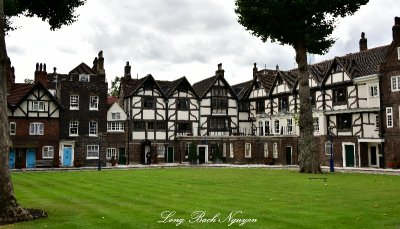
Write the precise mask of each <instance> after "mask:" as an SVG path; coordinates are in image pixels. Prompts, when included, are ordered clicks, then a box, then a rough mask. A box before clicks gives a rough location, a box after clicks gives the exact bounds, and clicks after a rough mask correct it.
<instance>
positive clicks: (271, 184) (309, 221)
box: [5, 168, 400, 228]
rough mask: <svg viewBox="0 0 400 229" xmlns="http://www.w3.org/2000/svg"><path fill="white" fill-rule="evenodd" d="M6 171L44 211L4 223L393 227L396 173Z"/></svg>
mask: <svg viewBox="0 0 400 229" xmlns="http://www.w3.org/2000/svg"><path fill="white" fill-rule="evenodd" d="M310 177H313V178H314V177H317V178H318V177H320V178H322V177H327V182H326V184H325V183H324V181H323V180H319V179H314V180H310V179H309V178H310ZM12 179H13V183H14V189H15V194H16V196H17V199H18V200H19V203H20V204H22V205H23V206H24V207H25V208H38V209H42V210H45V211H47V213H48V214H49V216H48V218H45V219H40V220H36V221H32V222H26V223H20V224H15V225H8V226H6V227H5V228H226V227H228V226H229V225H230V227H231V228H239V225H240V222H244V221H246V220H249V221H251V222H247V223H244V224H243V225H242V226H240V228H400V176H390V175H372V174H354V173H353V174H341V173H335V174H321V175H309V174H299V173H297V172H296V171H287V170H267V169H243V168H236V169H235V168H229V169H228V168H168V169H161V168H157V169H134V170H108V171H104V170H103V171H81V172H26V173H13V174H12ZM195 211H200V212H199V214H198V215H192V214H193V212H195ZM240 211H241V212H240ZM174 212H175V214H174ZM202 213H204V216H203V215H201V214H202ZM173 214H174V215H173ZM191 217H193V218H191ZM240 219H241V220H242V221H241V220H240ZM218 220H219V221H218ZM159 221H161V222H159ZM169 221H170V222H169ZM254 221H256V222H254ZM177 224H179V225H178V227H177V226H176V225H177Z"/></svg>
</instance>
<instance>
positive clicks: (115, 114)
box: [111, 112, 121, 120]
mask: <svg viewBox="0 0 400 229" xmlns="http://www.w3.org/2000/svg"><path fill="white" fill-rule="evenodd" d="M111 119H114V120H119V119H121V113H120V112H112V113H111Z"/></svg>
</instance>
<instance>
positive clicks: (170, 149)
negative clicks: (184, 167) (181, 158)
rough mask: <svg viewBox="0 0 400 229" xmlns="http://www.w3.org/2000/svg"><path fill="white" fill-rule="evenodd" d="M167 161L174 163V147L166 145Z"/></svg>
mask: <svg viewBox="0 0 400 229" xmlns="http://www.w3.org/2000/svg"><path fill="white" fill-rule="evenodd" d="M167 163H174V147H173V146H168V147H167Z"/></svg>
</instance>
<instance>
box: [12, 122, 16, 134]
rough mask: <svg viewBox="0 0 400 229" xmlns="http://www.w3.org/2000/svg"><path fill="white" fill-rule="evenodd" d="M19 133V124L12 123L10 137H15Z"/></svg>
mask: <svg viewBox="0 0 400 229" xmlns="http://www.w3.org/2000/svg"><path fill="white" fill-rule="evenodd" d="M16 133H17V124H16V123H15V122H10V135H15V134H16Z"/></svg>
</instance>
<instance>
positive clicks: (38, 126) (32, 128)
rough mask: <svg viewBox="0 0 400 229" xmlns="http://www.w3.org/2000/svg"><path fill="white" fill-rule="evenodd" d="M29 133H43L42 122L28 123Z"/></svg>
mask: <svg viewBox="0 0 400 229" xmlns="http://www.w3.org/2000/svg"><path fill="white" fill-rule="evenodd" d="M29 135H44V124H43V123H42V122H31V123H29Z"/></svg>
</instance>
